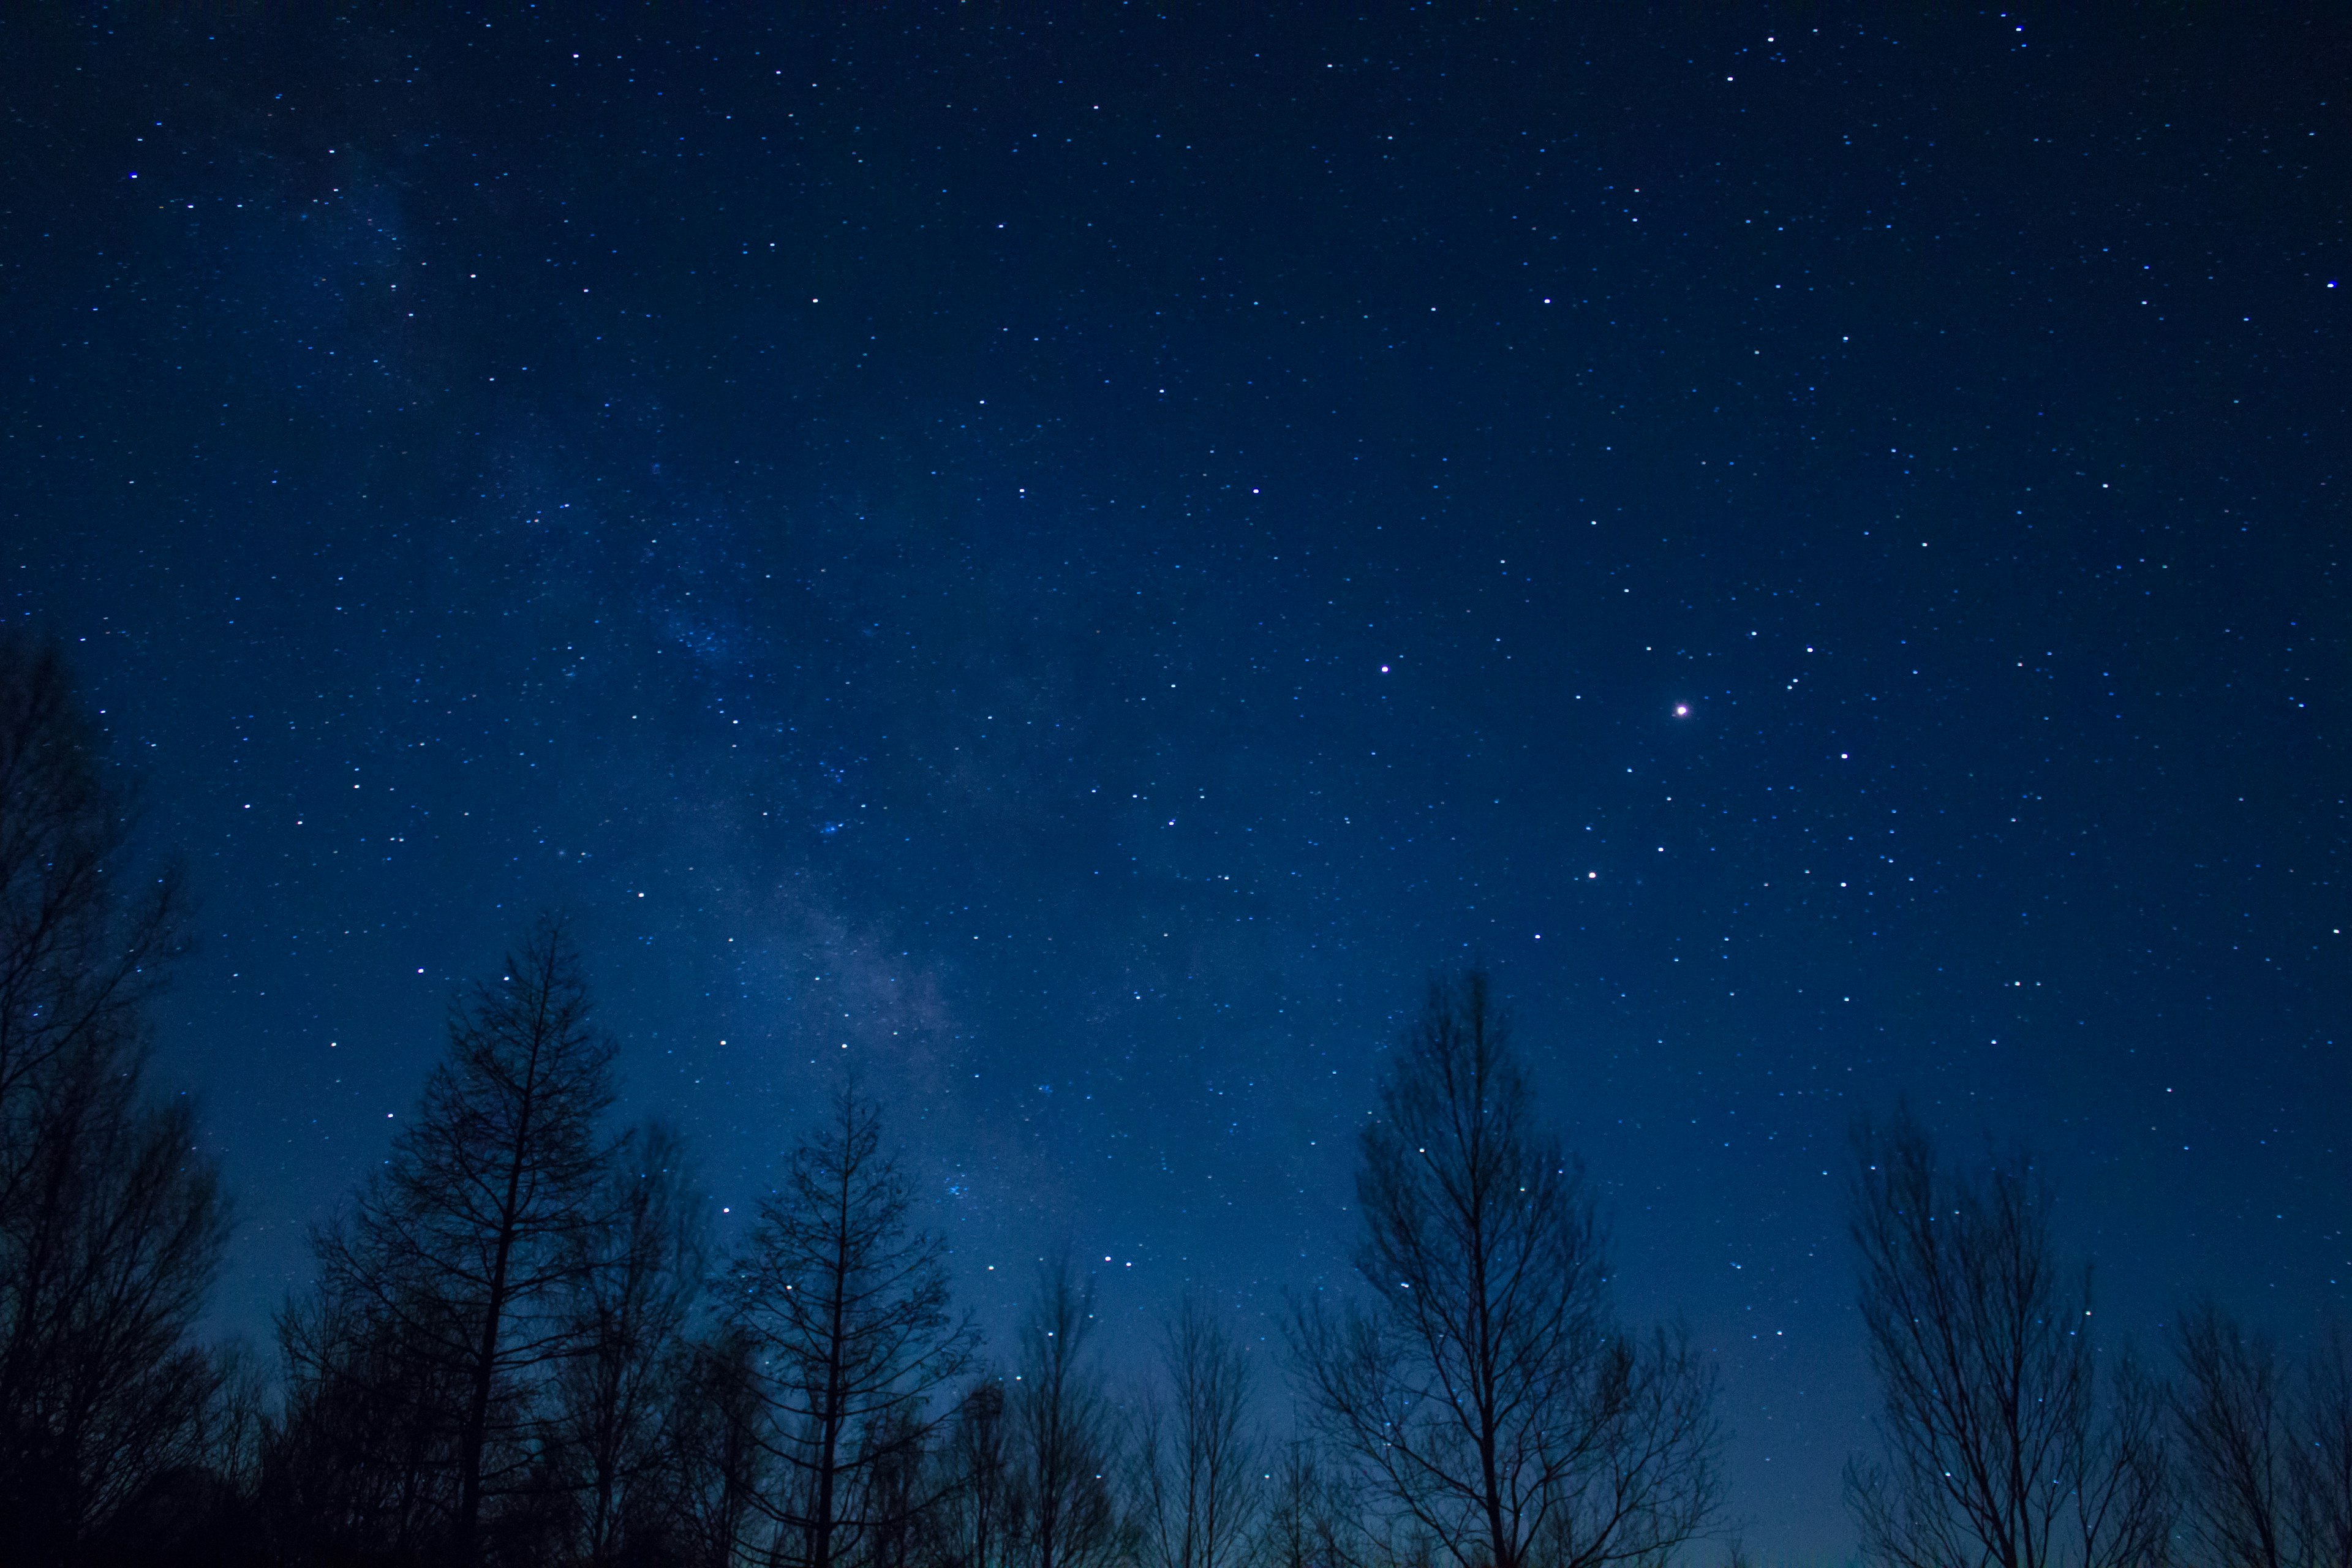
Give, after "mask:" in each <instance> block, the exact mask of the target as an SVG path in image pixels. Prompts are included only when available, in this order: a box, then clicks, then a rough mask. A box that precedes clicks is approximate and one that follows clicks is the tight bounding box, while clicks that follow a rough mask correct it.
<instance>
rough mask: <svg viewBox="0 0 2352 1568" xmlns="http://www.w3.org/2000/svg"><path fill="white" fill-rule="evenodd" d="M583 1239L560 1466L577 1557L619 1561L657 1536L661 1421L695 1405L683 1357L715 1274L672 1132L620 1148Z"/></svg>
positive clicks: (700, 1205)
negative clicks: (572, 1507)
mask: <svg viewBox="0 0 2352 1568" xmlns="http://www.w3.org/2000/svg"><path fill="white" fill-rule="evenodd" d="M595 1208H596V1212H597V1213H599V1214H600V1215H603V1216H604V1223H603V1224H601V1225H598V1226H593V1228H591V1229H590V1230H589V1231H588V1232H587V1233H586V1234H585V1236H583V1237H582V1245H583V1247H585V1249H586V1256H584V1257H583V1258H582V1259H581V1260H580V1262H581V1266H580V1269H579V1273H578V1276H577V1279H576V1280H575V1282H574V1284H573V1286H572V1305H571V1308H570V1313H571V1317H572V1345H573V1352H572V1354H571V1355H570V1356H569V1357H567V1358H566V1359H565V1360H564V1361H563V1362H562V1363H561V1364H560V1366H559V1369H558V1371H557V1374H556V1380H555V1383H556V1386H555V1401H556V1408H557V1411H558V1417H557V1424H556V1426H557V1430H556V1445H557V1447H556V1461H557V1463H558V1464H559V1465H560V1467H561V1468H562V1471H563V1473H564V1475H565V1478H566V1479H567V1481H568V1484H569V1485H570V1486H571V1487H572V1488H573V1489H576V1490H577V1491H578V1493H579V1495H580V1500H579V1508H578V1518H579V1529H578V1551H579V1553H580V1555H581V1557H582V1558H583V1560H584V1561H586V1562H588V1563H610V1562H614V1561H616V1560H617V1559H619V1558H620V1557H621V1556H622V1555H623V1554H624V1549H625V1547H627V1546H628V1545H629V1544H630V1543H631V1542H632V1540H633V1539H634V1538H639V1537H643V1536H645V1535H646V1534H647V1533H648V1532H653V1531H657V1530H658V1528H659V1517H660V1512H661V1508H660V1501H659V1500H660V1497H661V1495H662V1484H663V1479H664V1472H665V1468H666V1460H667V1454H666V1452H665V1443H664V1432H663V1426H664V1416H665V1413H666V1412H667V1410H668V1408H669V1407H670V1406H671V1405H673V1404H675V1403H676V1402H677V1401H678V1400H680V1399H683V1398H685V1397H688V1390H687V1388H686V1387H685V1386H684V1384H685V1382H686V1376H685V1374H686V1371H687V1363H686V1360H685V1358H684V1356H683V1355H682V1354H681V1352H682V1351H683V1350H684V1347H685V1342H686V1332H687V1329H688V1324H689V1321H690V1320H691V1319H692V1317H693V1314H694V1310H695V1303H696V1300H697V1299H698V1297H699V1295H700V1293H701V1290H702V1285H703V1279H704V1276H705V1274H706V1273H707V1272H708V1270H709V1246H710V1243H709V1230H710V1225H709V1205H708V1203H707V1202H705V1201H704V1199H703V1197H702V1195H701V1194H700V1193H699V1192H698V1191H697V1190H696V1187H695V1184H694V1182H693V1179H692V1176H691V1174H690V1173H689V1172H688V1168H687V1162H686V1150H685V1143H684V1141H683V1140H682V1139H681V1138H680V1137H679V1136H678V1134H677V1131H676V1130H674V1129H673V1128H671V1127H669V1126H667V1124H665V1123H662V1122H659V1121H648V1122H646V1123H644V1124H643V1125H641V1126H639V1127H638V1128H637V1129H636V1130H635V1131H633V1132H632V1133H631V1134H630V1136H629V1138H628V1140H627V1141H626V1142H625V1143H624V1144H623V1146H622V1149H621V1151H620V1152H619V1154H618V1155H617V1156H616V1157H615V1158H614V1161H613V1163H612V1164H611V1167H610V1168H609V1170H608V1172H607V1173H606V1176H605V1190H604V1194H603V1195H602V1196H601V1197H600V1199H599V1200H598V1202H597V1203H596V1205H595Z"/></svg>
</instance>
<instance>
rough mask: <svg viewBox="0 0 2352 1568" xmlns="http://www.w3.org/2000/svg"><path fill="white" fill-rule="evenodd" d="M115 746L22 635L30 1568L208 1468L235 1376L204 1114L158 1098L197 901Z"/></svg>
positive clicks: (15, 811)
mask: <svg viewBox="0 0 2352 1568" xmlns="http://www.w3.org/2000/svg"><path fill="white" fill-rule="evenodd" d="M100 752H101V746H100V739H99V736H98V734H97V731H96V730H95V729H94V728H93V726H92V725H91V724H90V722H89V719H88V718H87V717H86V716H85V715H84V714H83V712H82V711H81V710H80V707H79V704H78V702H77V701H76V700H75V698H74V694H73V691H72V686H71V681H70V679H69V677H68V672H67V670H66V667H65V663H64V660H63V658H61V657H60V655H59V654H58V650H57V649H56V648H54V647H34V646H32V645H31V644H29V643H27V642H26V641H25V640H23V639H22V638H20V637H6V638H5V639H0V1556H5V1558H7V1560H9V1561H11V1562H19V1563H46V1562H51V1561H58V1560H61V1559H64V1558H66V1557H68V1556H72V1555H78V1554H79V1553H80V1552H81V1548H82V1544H83V1543H85V1542H87V1541H88V1540H89V1537H90V1535H91V1533H92V1532H93V1531H95V1530H96V1529H97V1528H98V1526H99V1525H100V1523H101V1522H102V1521H104V1520H105V1519H107V1517H108V1516H109V1515H110V1514H111V1513H113V1512H114V1511H116V1510H119V1509H120V1508H121V1507H122V1505H123V1504H124V1503H125V1502H126V1501H127V1500H130V1499H131V1497H132V1496H134V1495H135V1494H137V1493H139V1492H140V1491H141V1490H142V1489H144V1488H147V1487H148V1486H149V1485H150V1483H151V1482H152V1481H153V1479H155V1478H157V1477H158V1476H160V1475H162V1474H163V1473H165V1472H167V1471H170V1470H173V1469H174V1468H185V1467H189V1466H193V1465H194V1464H195V1463H197V1461H198V1460H199V1459H200V1458H201V1454H200V1445H201V1438H202V1432H203V1417H204V1415H205V1410H206V1408H207V1406H208V1405H209V1404H210V1402H211V1399H212V1396H213V1393H214V1390H215V1385H216V1383H217V1378H216V1375H215V1369H214V1367H213V1364H212V1363H211V1361H210V1359H209V1358H208V1357H207V1356H206V1355H205V1352H203V1351H202V1350H200V1349H199V1348H197V1347H196V1346H195V1345H194V1343H193V1342H192V1341H191V1338H190V1334H191V1331H192V1329H193V1327H194V1323H195V1321H196V1319H197V1318H198V1316H199V1315H200V1314H201V1313H202V1311H203V1310H204V1304H205V1297H206V1294H207V1293H208V1291H209V1289H210V1288H211V1285H212V1281H213V1279H214V1275H215V1270H216V1269H217V1268H218V1265H219V1260H220V1256H221V1249H222V1247H224V1246H225V1245H226V1239H227V1234H228V1215H227V1207H226V1202H225V1200H224V1198H223V1196H222V1194H221V1189H220V1183H219V1177H218V1173H217V1169H216V1167H215V1163H214V1162H213V1161H212V1160H211V1159H210V1158H208V1157H206V1156H205V1155H204V1154H203V1153H201V1152H198V1151H197V1149H196V1148H195V1140H196V1130H195V1119H194V1110H193V1109H192V1108H191V1107H190V1105H189V1104H188V1103H187V1101H185V1100H174V1101H172V1102H169V1103H165V1104H162V1105H158V1104H154V1103H152V1102H151V1101H150V1100H148V1099H147V1098H146V1097H145V1095H144V1094H143V1093H142V1069H143V1067H144V1063H145V1058H146V1027H147V1025H146V1011H145V1010H146V1005H147V1003H148V1001H149V999H150V998H151V997H152V994H153V993H154V990H155V987H156V986H157V985H158V984H160V981H161V976H162V973H163V968H164V967H165V965H166V964H167V963H169V961H170V960H171V959H172V958H173V956H174V955H175V954H176V953H177V952H179V951H180V949H181V947H182V945H183V942H182V937H181V925H182V912H183V908H184V901H185V900H184V893H183V891H182V886H181V882H180V879H179V876H178V873H177V872H176V870H172V869H166V870H165V871H163V873H162V874H161V875H159V876H155V877H152V879H143V880H142V881H139V882H136V883H133V882H131V870H130V868H129V867H128V865H127V864H126V854H127V850H128V844H129V836H130V826H131V813H130V809H129V804H128V802H127V801H126V800H125V799H124V798H123V796H122V795H120V794H119V793H118V792H117V791H115V790H114V789H112V788H110V786H109V785H108V784H107V783H106V782H105V780H104V778H103V777H102V775H101V773H100Z"/></svg>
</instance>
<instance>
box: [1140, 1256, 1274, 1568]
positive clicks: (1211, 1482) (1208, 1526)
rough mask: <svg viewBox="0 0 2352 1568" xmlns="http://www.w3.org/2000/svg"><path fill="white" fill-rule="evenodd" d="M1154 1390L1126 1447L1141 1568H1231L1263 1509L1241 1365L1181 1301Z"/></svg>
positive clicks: (1202, 1311) (1207, 1311)
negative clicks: (1131, 1462)
mask: <svg viewBox="0 0 2352 1568" xmlns="http://www.w3.org/2000/svg"><path fill="white" fill-rule="evenodd" d="M1160 1375H1161V1378H1162V1380H1163V1381H1162V1384H1161V1386H1160V1389H1158V1390H1156V1391H1155V1392H1154V1394H1153V1395H1152V1396H1151V1398H1150V1399H1149V1400H1148V1401H1147V1402H1146V1404H1145V1405H1144V1407H1143V1415H1142V1419H1141V1422H1140V1425H1139V1430H1138V1431H1137V1434H1136V1441H1135V1480H1134V1494H1135V1511H1136V1513H1137V1515H1138V1516H1139V1517H1138V1520H1137V1523H1138V1525H1139V1530H1140V1545H1141V1549H1142V1556H1143V1561H1144V1563H1146V1564H1147V1565H1148V1568H1238V1565H1239V1564H1241V1563H1244V1562H1245V1561H1246V1560H1247V1557H1248V1554H1249V1552H1251V1550H1252V1549H1253V1547H1254V1545H1255V1532H1256V1529H1257V1523H1258V1518H1259V1515H1260V1513H1261V1511H1262V1510H1263V1507H1264V1503H1265V1485H1264V1477H1265V1471H1264V1470H1263V1469H1262V1468H1261V1467H1260V1466H1259V1463H1258V1460H1259V1458H1260V1448H1261V1444H1260V1442H1259V1439H1258V1436H1257V1434H1256V1432H1255V1430H1254V1429H1253V1428H1252V1426H1251V1423H1250V1366H1249V1357H1248V1355H1247V1353H1246V1352H1244V1350H1243V1349H1242V1347H1241V1345H1240V1344H1239V1343H1238V1342H1235V1340H1234V1336H1233V1333H1232V1331H1230V1330H1228V1329H1227V1328H1226V1327H1225V1325H1224V1323H1223V1321H1221V1320H1220V1319H1219V1318H1218V1317H1217V1315H1216V1313H1215V1311H1214V1310H1213V1309H1212V1308H1211V1307H1210V1306H1209V1304H1208V1303H1207V1302H1206V1301H1204V1300H1202V1299H1201V1298H1200V1297H1198V1296H1196V1295H1192V1294H1190V1293H1188V1294H1187V1295H1186V1296H1185V1298H1184V1300H1183V1304H1182V1306H1181V1307H1180V1308H1179V1309H1178V1311H1177V1315H1176V1319H1175V1321H1173V1322H1171V1323H1170V1324H1169V1325H1168V1327H1167V1331H1166V1334H1165V1337H1164V1339H1163V1341H1162V1343H1161V1346H1160Z"/></svg>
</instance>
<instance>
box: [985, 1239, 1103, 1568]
mask: <svg viewBox="0 0 2352 1568" xmlns="http://www.w3.org/2000/svg"><path fill="white" fill-rule="evenodd" d="M1094 1308H1095V1299H1094V1289H1093V1287H1092V1285H1091V1284H1089V1285H1087V1286H1083V1287H1082V1286H1080V1285H1079V1283H1078V1280H1077V1274H1076V1269H1075V1268H1073V1266H1072V1264H1071V1260H1070V1256H1069V1253H1068V1250H1067V1249H1066V1248H1065V1249H1064V1250H1063V1251H1061V1252H1060V1253H1057V1254H1056V1255H1055V1257H1054V1258H1053V1259H1052V1260H1051V1261H1049V1262H1046V1263H1044V1264H1041V1265H1039V1267H1038V1271H1037V1295H1036V1297H1035V1299H1034V1300H1033V1301H1032V1302H1031V1303H1030V1307H1029V1312H1028V1316H1027V1318H1026V1319H1025V1320H1024V1322H1023V1323H1022V1325H1021V1370H1020V1372H1019V1373H1017V1374H1016V1375H1015V1377H1014V1380H1013V1395H1012V1400H1011V1404H1012V1407H1013V1454H1014V1469H1013V1477H1014V1480H1013V1507H1012V1509H1011V1510H1010V1511H1011V1512H1012V1514H1013V1519H1014V1521H1016V1531H1017V1535H1016V1539H1017V1542H1018V1547H1019V1552H1020V1559H1021V1561H1023V1562H1024V1563H1027V1564H1028V1565H1029V1568H1097V1565H1098V1564H1102V1563H1109V1562H1111V1561H1114V1560H1115V1559H1116V1558H1117V1557H1118V1555H1119V1553H1120V1552H1121V1551H1122V1550H1123V1549H1124V1547H1125V1546H1126V1544H1127V1542H1125V1541H1124V1540H1123V1538H1122V1531H1121V1529H1120V1524H1121V1521H1120V1519H1119V1513H1118V1502H1117V1499H1116V1497H1115V1496H1114V1494H1113V1491H1112V1488H1111V1483H1110V1479H1109V1477H1110V1475H1111V1472H1112V1469H1113V1468H1114V1466H1115V1465H1116V1463H1117V1461H1118V1443H1117V1435H1116V1433H1115V1432H1114V1430H1113V1428H1112V1425H1111V1410H1110V1402H1109V1399H1108V1397H1107V1396H1106V1394H1104V1392H1103V1386H1102V1382H1101V1379H1100V1377H1099V1376H1098V1375H1097V1373H1096V1371H1095V1368H1094V1365H1093V1363H1092V1362H1091V1360H1090V1358H1089V1357H1088V1356H1087V1342H1088V1341H1089V1340H1091V1339H1092V1338H1093V1337H1094V1328H1095V1310H1094Z"/></svg>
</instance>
